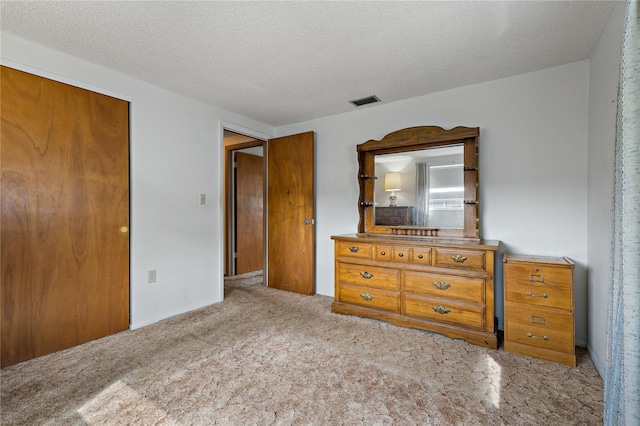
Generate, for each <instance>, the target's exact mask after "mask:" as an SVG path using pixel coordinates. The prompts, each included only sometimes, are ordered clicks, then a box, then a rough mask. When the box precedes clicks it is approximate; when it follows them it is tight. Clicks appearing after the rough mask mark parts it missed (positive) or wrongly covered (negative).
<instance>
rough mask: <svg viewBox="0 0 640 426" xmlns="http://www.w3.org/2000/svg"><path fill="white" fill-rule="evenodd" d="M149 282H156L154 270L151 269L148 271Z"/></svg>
mask: <svg viewBox="0 0 640 426" xmlns="http://www.w3.org/2000/svg"><path fill="white" fill-rule="evenodd" d="M149 282H150V283H155V282H156V270H155V269H154V270H151V271H149Z"/></svg>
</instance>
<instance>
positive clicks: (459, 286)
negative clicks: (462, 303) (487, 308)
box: [403, 271, 485, 303]
mask: <svg viewBox="0 0 640 426" xmlns="http://www.w3.org/2000/svg"><path fill="white" fill-rule="evenodd" d="M484 286H485V284H484V280H483V279H480V278H467V277H457V276H453V275H437V274H429V273H424V272H414V271H406V272H405V274H404V287H403V291H406V292H410V293H420V294H425V295H432V296H435V297H443V298H447V299H457V300H467V301H470V302H474V303H484Z"/></svg>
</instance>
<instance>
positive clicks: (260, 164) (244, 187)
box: [235, 152, 264, 274]
mask: <svg viewBox="0 0 640 426" xmlns="http://www.w3.org/2000/svg"><path fill="white" fill-rule="evenodd" d="M235 189H236V203H235V205H236V253H237V258H236V274H244V273H246V272H252V271H258V270H261V269H263V265H264V222H263V221H264V196H263V194H264V158H263V157H260V156H257V155H251V154H246V153H242V152H237V153H236V185H235Z"/></svg>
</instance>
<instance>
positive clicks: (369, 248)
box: [337, 241, 373, 259]
mask: <svg viewBox="0 0 640 426" xmlns="http://www.w3.org/2000/svg"><path fill="white" fill-rule="evenodd" d="M337 248H338V256H339V257H354V258H358V259H371V255H372V253H373V245H372V244H367V243H354V242H350V241H339V242H338V247H337Z"/></svg>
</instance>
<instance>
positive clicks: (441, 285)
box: [433, 281, 451, 290]
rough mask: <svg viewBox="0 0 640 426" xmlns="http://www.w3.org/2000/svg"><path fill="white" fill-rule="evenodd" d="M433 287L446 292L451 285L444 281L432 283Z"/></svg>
mask: <svg viewBox="0 0 640 426" xmlns="http://www.w3.org/2000/svg"><path fill="white" fill-rule="evenodd" d="M433 286H434V287H435V288H437V289H438V290H446V289H448V288H449V287H451V284H449V283H445V282H444V281H434V282H433Z"/></svg>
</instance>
